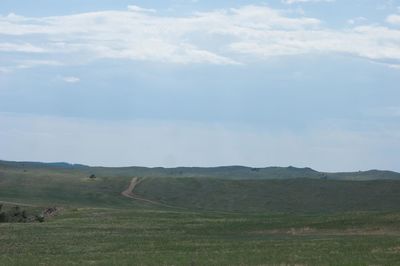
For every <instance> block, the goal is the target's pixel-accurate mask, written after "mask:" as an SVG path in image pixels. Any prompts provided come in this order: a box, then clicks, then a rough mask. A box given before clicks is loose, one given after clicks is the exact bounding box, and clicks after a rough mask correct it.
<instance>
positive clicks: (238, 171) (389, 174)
mask: <svg viewBox="0 0 400 266" xmlns="http://www.w3.org/2000/svg"><path fill="white" fill-rule="evenodd" d="M2 168H3V169H4V168H16V169H21V170H25V171H28V170H29V169H48V170H64V171H78V172H83V173H86V174H95V175H97V176H107V177H113V176H145V177H212V178H221V179H232V180H245V179H255V180H257V179H260V180H262V179H303V178H309V179H329V180H352V181H367V180H400V173H397V172H394V171H383V170H368V171H358V172H338V173H327V172H319V171H316V170H314V169H311V168H309V167H304V168H298V167H293V166H289V167H276V166H273V167H263V168H254V167H253V168H252V167H246V166H218V167H174V168H164V167H138V166H131V167H90V166H87V165H82V164H70V163H65V162H54V163H43V162H15V161H2V160H0V170H1V169H2Z"/></svg>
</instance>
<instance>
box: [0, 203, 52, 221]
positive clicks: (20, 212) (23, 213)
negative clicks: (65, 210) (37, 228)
mask: <svg viewBox="0 0 400 266" xmlns="http://www.w3.org/2000/svg"><path fill="white" fill-rule="evenodd" d="M58 211H59V209H58V208H57V207H52V208H46V209H44V210H42V211H38V210H36V211H35V210H24V209H21V207H20V206H13V207H8V208H5V207H4V206H3V204H0V223H34V222H40V223H42V222H44V221H45V220H47V219H48V218H50V217H53V216H55V215H56V214H57V212H58Z"/></svg>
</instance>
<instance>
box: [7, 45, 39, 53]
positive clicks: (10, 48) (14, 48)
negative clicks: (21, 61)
mask: <svg viewBox="0 0 400 266" xmlns="http://www.w3.org/2000/svg"><path fill="white" fill-rule="evenodd" d="M45 51H46V50H45V49H43V48H40V47H37V46H34V45H32V44H30V43H23V44H19V43H0V52H22V53H44V52H45Z"/></svg>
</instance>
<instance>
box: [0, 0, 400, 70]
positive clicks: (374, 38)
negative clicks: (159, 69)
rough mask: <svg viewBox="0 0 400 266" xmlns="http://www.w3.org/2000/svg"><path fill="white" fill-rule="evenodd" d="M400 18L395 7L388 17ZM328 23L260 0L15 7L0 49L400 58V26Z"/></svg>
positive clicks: (228, 60) (215, 59) (242, 58)
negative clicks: (215, 4) (169, 9)
mask: <svg viewBox="0 0 400 266" xmlns="http://www.w3.org/2000/svg"><path fill="white" fill-rule="evenodd" d="M292 2H293V0H292V1H290V3H292ZM397 20H398V18H397V16H396V15H392V16H390V17H388V19H387V22H389V23H392V24H396V23H398V21H397ZM324 25H325V23H324V22H322V21H320V20H319V19H316V18H311V17H305V16H301V15H298V14H296V13H293V11H284V10H277V9H272V8H270V7H268V6H254V5H249V6H243V7H241V8H229V9H220V10H214V11H210V12H202V13H193V14H192V15H189V16H184V17H182V16H167V15H165V14H159V13H157V11H156V10H154V9H144V8H141V7H138V6H129V7H128V9H127V10H126V11H102V12H90V13H79V14H75V15H69V16H54V17H41V18H32V17H23V16H18V15H15V14H10V15H8V16H2V17H0V52H3V53H4V52H18V53H28V54H29V53H41V54H43V53H45V54H47V55H48V57H49V58H50V57H51V58H52V59H53V58H57V57H59V58H62V60H63V61H71V63H72V62H73V63H81V62H87V61H90V60H95V59H99V58H111V59H120V60H126V59H128V60H143V61H155V62H167V63H179V64H189V63H208V64H246V63H247V62H249V61H252V60H254V59H255V58H257V60H265V59H268V58H270V57H273V56H291V55H301V54H318V55H323V54H327V53H341V54H348V55H351V56H357V57H362V58H366V59H369V60H377V61H379V62H386V61H388V62H390V65H396V64H399V62H400V30H399V29H397V28H390V27H386V26H382V25H378V24H374V25H366V26H358V27H351V28H344V29H331V28H327V27H325V26H324ZM4 40H5V41H4ZM26 56H28V55H26ZM42 56H43V55H42ZM28 59H29V58H28Z"/></svg>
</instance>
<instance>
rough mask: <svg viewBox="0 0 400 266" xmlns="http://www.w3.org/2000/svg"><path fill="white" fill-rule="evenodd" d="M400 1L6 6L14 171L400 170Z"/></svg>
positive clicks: (4, 77)
mask: <svg viewBox="0 0 400 266" xmlns="http://www.w3.org/2000/svg"><path fill="white" fill-rule="evenodd" d="M399 84H400V1H394V0H392V1H390V0H387V1H386V0H385V1H384V0H363V1H358V0H355V1H341V0H336V1H335V0H319V1H318V0H297V1H296V0H282V1H280V0H276V1H260V2H257V1H235V3H234V4H232V1H203V0H198V1H184V0H175V1H125V0H124V1H111V0H107V1H106V0H97V1H92V0H87V1H78V0H68V1H66V0H61V1H57V3H55V2H54V1H50V0H43V1H35V4H27V3H26V1H20V0H12V1H11V0H10V1H9V0H4V1H2V4H1V5H0V159H5V160H31V161H67V162H72V163H85V164H90V165H107V166H126V165H144V166H178V165H186V166H194V165H195V166H214V165H233V164H235V165H237V164H240V165H249V166H270V165H279V166H288V165H295V166H307V167H313V168H316V169H318V170H323V171H348V170H366V169H373V168H380V169H391V170H397V171H400V168H399V166H398V162H397V158H400V123H399V122H400V101H399V99H400V90H399V88H400V86H399Z"/></svg>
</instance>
